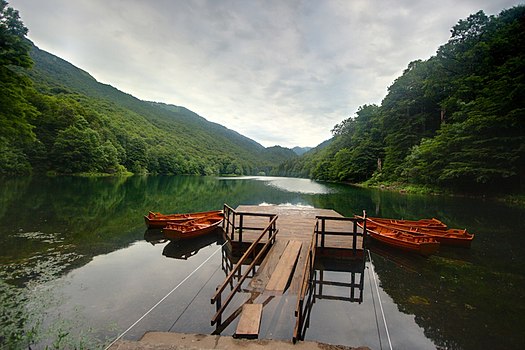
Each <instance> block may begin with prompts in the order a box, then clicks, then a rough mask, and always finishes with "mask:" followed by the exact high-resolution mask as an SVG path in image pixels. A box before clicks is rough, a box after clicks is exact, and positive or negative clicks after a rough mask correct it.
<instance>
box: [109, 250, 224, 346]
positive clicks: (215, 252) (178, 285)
mask: <svg viewBox="0 0 525 350" xmlns="http://www.w3.org/2000/svg"><path fill="white" fill-rule="evenodd" d="M226 243H227V241H226V242H224V244H223V245H221V246H220V247H219V248H218V249H217V250H216V251H214V252H213V254H211V255H210V256H209V257H208V258H207V259H206V260H204V261H203V262H202V263H201V264H200V265H199V266H198V267H197V268H196V269H195V270H193V271H192V272H191V273H190V274H189V275H188V276H186V278H184V279H183V280H182V281H181V282H180V283H179V284H177V285H176V286H175V287H174V288H173V289H172V290H170V291H169V292H168V294H166V295H165V296H164V297H163V298H162V299H160V300H159V301H158V302H157V303H156V304H155V305H153V306H152V307H151V308H150V309H149V310H148V311H146V313H145V314H144V315H142V316H141V317H140V318H139V319H138V320H136V321H135V322H134V323H133V324H132V325H131V326H129V327H128V329H126V330H125V331H124V332H122V333H121V334H120V335H119V336H118V337H117V338H116V339H115V340H113V341H112V342H111V343H110V344H109V345H108V346H107V347H106V348H105V349H104V350H108V349H109V348H110V347H111V346H112V345H113V344H115V343H116V342H117V341H118V340H119V339H120V338H122V337H123V336H124V335H125V334H126V333H127V332H129V331H130V330H131V329H132V328H133V327H135V326H136V325H137V324H138V323H139V322H140V321H142V320H143V319H144V317H146V316H147V315H149V313H150V312H151V311H153V310H154V309H155V308H156V307H157V306H159V305H160V303H162V302H163V301H164V300H166V298H168V297H169V296H170V295H171V293H173V292H174V291H175V290H177V288H179V287H180V286H181V285H182V284H183V283H184V282H186V281H187V280H188V279H189V278H190V277H191V276H193V274H194V273H195V272H197V270H199V269H200V268H201V267H202V266H204V264H206V263H207V262H208V261H209V260H210V259H211V258H212V256H214V255H215V254H217V252H218V251H219V250H221V249H222V247H224V245H225V244H226Z"/></svg>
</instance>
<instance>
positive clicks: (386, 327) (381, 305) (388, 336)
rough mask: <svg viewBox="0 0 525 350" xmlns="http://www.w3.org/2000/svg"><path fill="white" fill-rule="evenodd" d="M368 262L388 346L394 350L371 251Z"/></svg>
mask: <svg viewBox="0 0 525 350" xmlns="http://www.w3.org/2000/svg"><path fill="white" fill-rule="evenodd" d="M368 260H369V261H370V269H371V270H372V276H373V277H374V284H375V285H376V292H377V299H378V300H379V308H380V309H381V315H382V316H383V322H384V324H385V330H386V337H387V339H388V345H389V346H390V350H393V348H392V341H391V340H390V333H389V332H388V326H387V324H386V317H385V311H384V310H383V302H382V301H381V295H379V286H378V285H377V280H376V273H375V271H374V264H373V263H372V256H371V255H370V250H368Z"/></svg>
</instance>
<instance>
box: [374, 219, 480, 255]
mask: <svg viewBox="0 0 525 350" xmlns="http://www.w3.org/2000/svg"><path fill="white" fill-rule="evenodd" d="M369 223H371V224H375V225H379V226H384V227H388V228H392V229H396V230H399V231H403V232H405V233H410V234H413V235H424V236H430V237H433V238H434V239H435V240H436V241H438V242H439V243H441V244H445V245H451V246H458V247H465V248H469V247H470V244H471V243H472V240H473V239H474V235H473V234H471V233H468V232H467V230H460V229H455V228H451V229H448V230H447V229H446V226H445V228H444V229H443V228H439V229H435V228H430V227H425V226H405V225H400V224H395V223H390V224H385V223H383V222H382V221H381V220H377V219H376V218H367V225H368V224H369Z"/></svg>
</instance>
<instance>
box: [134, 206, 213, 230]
mask: <svg viewBox="0 0 525 350" xmlns="http://www.w3.org/2000/svg"><path fill="white" fill-rule="evenodd" d="M219 214H222V210H212V211H203V212H197V213H186V214H161V213H155V212H152V211H150V212H149V213H148V215H145V216H144V221H145V222H146V226H148V228H164V226H166V224H167V223H168V222H173V223H177V224H181V223H184V222H187V221H191V220H195V219H200V218H203V217H206V216H213V215H219Z"/></svg>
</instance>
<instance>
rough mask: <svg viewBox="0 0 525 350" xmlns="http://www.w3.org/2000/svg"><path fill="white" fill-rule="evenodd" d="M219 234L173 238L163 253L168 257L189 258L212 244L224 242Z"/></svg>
mask: <svg viewBox="0 0 525 350" xmlns="http://www.w3.org/2000/svg"><path fill="white" fill-rule="evenodd" d="M219 239H220V238H219V236H218V235H217V234H213V233H212V234H209V235H204V236H200V237H195V238H192V239H182V240H172V241H170V242H169V243H168V244H166V246H165V247H164V249H163V250H162V255H164V256H165V257H167V258H173V259H181V260H188V258H190V257H192V256H194V255H196V254H197V253H198V252H199V250H201V249H202V248H204V247H207V246H209V245H212V244H222V242H220V241H219Z"/></svg>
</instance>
